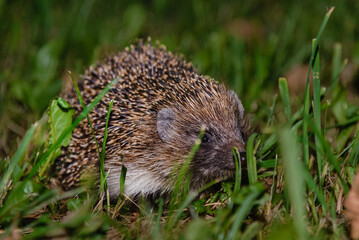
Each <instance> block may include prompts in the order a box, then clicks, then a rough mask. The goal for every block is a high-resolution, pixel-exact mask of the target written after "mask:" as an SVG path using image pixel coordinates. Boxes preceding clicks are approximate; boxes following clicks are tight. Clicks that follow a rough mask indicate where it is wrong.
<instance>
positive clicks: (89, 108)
mask: <svg viewBox="0 0 359 240" xmlns="http://www.w3.org/2000/svg"><path fill="white" fill-rule="evenodd" d="M117 81H118V78H115V79H114V80H113V81H112V82H111V83H110V84H108V85H107V86H106V87H105V88H104V89H103V90H102V91H101V93H100V94H99V95H97V97H96V98H95V99H94V100H93V101H92V102H91V103H90V104H89V105H88V106H87V107H86V108H85V109H84V110H83V111H82V112H81V113H80V115H79V116H78V117H77V118H76V119H75V121H74V122H73V123H72V125H71V127H70V128H68V129H67V130H66V131H64V132H63V133H62V134H61V136H60V137H59V138H58V139H57V141H56V142H55V143H54V144H53V145H52V146H51V147H50V148H49V149H48V150H47V151H46V152H45V153H44V154H43V155H42V157H41V158H40V160H39V161H38V162H37V164H36V165H35V166H34V167H33V168H32V169H31V172H30V174H29V175H28V176H27V178H26V179H30V178H32V177H33V176H34V175H35V174H36V172H37V169H38V168H39V167H40V166H41V164H42V163H43V161H45V160H46V158H47V157H48V156H49V155H50V154H51V152H52V151H53V150H54V149H56V148H58V147H59V146H60V144H61V142H62V140H63V139H64V138H65V137H66V136H67V134H68V133H69V132H71V131H73V130H74V129H75V128H76V126H77V124H79V123H80V122H81V121H82V120H83V119H84V118H85V117H86V115H87V114H88V113H89V112H90V111H91V110H92V109H93V108H94V107H95V106H96V104H97V103H98V102H99V101H100V100H101V98H102V97H103V96H105V94H106V93H107V92H108V91H109V90H110V89H111V88H112V87H113V86H114V85H115V84H116V83H117Z"/></svg>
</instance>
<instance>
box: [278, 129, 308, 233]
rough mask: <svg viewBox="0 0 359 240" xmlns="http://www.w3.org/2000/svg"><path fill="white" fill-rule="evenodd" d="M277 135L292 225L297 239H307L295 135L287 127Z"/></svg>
mask: <svg viewBox="0 0 359 240" xmlns="http://www.w3.org/2000/svg"><path fill="white" fill-rule="evenodd" d="M279 136H280V149H281V154H282V162H283V166H284V175H285V183H286V189H287V191H288V194H289V199H290V202H291V205H292V207H293V221H294V226H295V229H296V231H297V234H298V238H299V239H308V238H307V235H308V233H307V230H306V226H307V223H306V221H305V202H306V201H305V195H304V174H303V171H302V168H303V166H302V163H301V161H300V160H299V149H298V145H297V142H296V135H295V134H294V133H293V132H292V131H291V130H290V129H289V128H284V129H283V130H282V131H280V133H279Z"/></svg>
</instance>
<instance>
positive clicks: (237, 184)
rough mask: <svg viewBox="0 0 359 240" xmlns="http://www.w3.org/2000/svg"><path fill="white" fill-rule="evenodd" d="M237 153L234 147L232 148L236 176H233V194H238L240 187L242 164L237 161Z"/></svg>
mask: <svg viewBox="0 0 359 240" xmlns="http://www.w3.org/2000/svg"><path fill="white" fill-rule="evenodd" d="M238 155H239V152H238V149H237V148H236V147H234V148H233V156H234V164H235V166H236V175H235V181H234V190H233V192H235V193H237V192H239V189H240V187H241V180H242V164H241V162H240V161H239V160H238V159H241V158H240V157H239V158H238Z"/></svg>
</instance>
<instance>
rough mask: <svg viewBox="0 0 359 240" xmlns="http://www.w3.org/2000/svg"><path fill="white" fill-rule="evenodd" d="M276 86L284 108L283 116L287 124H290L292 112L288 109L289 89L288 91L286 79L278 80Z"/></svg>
mask: <svg viewBox="0 0 359 240" xmlns="http://www.w3.org/2000/svg"><path fill="white" fill-rule="evenodd" d="M278 86H279V91H280V95H281V97H282V101H283V106H284V114H285V116H286V118H287V121H288V122H289V123H291V122H292V119H291V118H292V111H291V109H290V99H289V89H288V83H287V79H285V78H279V80H278Z"/></svg>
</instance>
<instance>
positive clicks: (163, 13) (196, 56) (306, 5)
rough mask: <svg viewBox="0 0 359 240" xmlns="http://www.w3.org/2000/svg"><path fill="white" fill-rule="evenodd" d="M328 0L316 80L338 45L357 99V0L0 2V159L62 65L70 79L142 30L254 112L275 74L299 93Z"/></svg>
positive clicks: (269, 95)
mask: <svg viewBox="0 0 359 240" xmlns="http://www.w3.org/2000/svg"><path fill="white" fill-rule="evenodd" d="M331 6H335V10H334V12H333V14H332V16H331V18H330V20H329V22H328V25H327V27H326V29H325V32H324V35H323V37H322V39H321V41H320V54H321V68H322V75H321V80H322V82H323V84H324V85H326V84H328V82H329V81H330V72H331V61H332V55H333V48H334V46H335V43H337V42H338V43H341V44H342V55H343V58H347V59H348V65H347V67H346V68H345V70H344V73H343V74H342V79H341V84H342V85H343V87H344V88H346V89H349V95H351V96H352V101H357V100H358V98H356V96H357V95H358V89H359V87H358V85H359V83H358V82H359V77H358V64H359V41H358V39H359V28H358V19H359V17H358V16H359V1H358V0H348V1H321V0H317V1H312V0H302V1H295V2H293V1H284V0H279V1H269V0H251V1H214V0H196V1H189V0H183V1H166V0H153V1H117V0H108V1H96V0H87V1H50V0H48V1H45V0H35V1H20V0H8V1H6V0H5V1H4V0H0V22H1V24H0V157H4V156H7V155H9V154H12V153H13V152H14V150H15V149H16V147H17V144H18V143H19V141H20V140H21V138H22V137H23V135H24V133H25V132H26V129H27V128H28V126H29V125H30V124H31V123H34V122H35V121H36V120H37V119H39V118H40V117H41V115H42V114H43V112H44V111H45V110H46V108H47V106H48V103H49V100H50V99H51V98H53V97H55V96H56V95H58V94H59V92H60V91H61V89H62V87H63V85H64V82H66V81H68V80H69V76H68V73H67V71H69V70H71V71H72V72H73V73H74V75H75V77H76V78H77V79H78V78H79V77H80V76H81V74H82V73H83V72H84V70H85V69H86V68H87V67H88V66H89V65H91V64H95V63H96V62H97V61H100V60H101V59H102V58H104V57H105V56H106V55H109V54H111V53H113V52H114V51H117V50H121V49H123V48H124V47H125V46H128V45H129V44H130V43H131V42H133V41H134V40H135V39H136V38H147V37H148V36H151V38H152V41H156V40H159V41H160V42H161V43H163V44H165V45H166V46H167V48H168V49H169V50H171V51H174V52H178V53H183V54H184V55H185V57H186V58H187V59H188V60H191V61H192V62H193V63H194V65H195V66H196V67H197V68H198V69H199V71H200V72H201V73H203V74H206V75H210V76H211V77H214V78H216V79H217V80H218V81H222V82H225V83H226V84H227V85H229V86H230V87H231V88H233V89H234V90H235V91H236V92H237V93H238V95H239V96H240V98H241V99H242V100H243V103H244V105H245V107H246V109H247V111H248V112H252V113H254V114H256V115H260V110H261V106H268V105H270V104H271V102H272V99H273V95H274V94H276V93H277V81H278V77H280V76H286V77H288V82H289V87H290V91H291V93H293V95H295V96H297V95H299V96H300V94H301V92H302V90H303V86H304V85H305V78H306V72H307V67H308V66H307V64H308V62H309V57H310V52H311V40H312V38H314V37H315V35H316V34H317V32H318V30H319V27H320V24H321V22H322V20H323V17H324V15H325V13H326V12H327V10H328V9H329V8H330V7H331ZM300 101H301V100H300ZM258 119H260V117H258Z"/></svg>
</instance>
